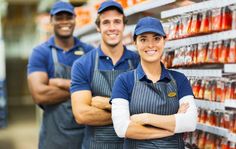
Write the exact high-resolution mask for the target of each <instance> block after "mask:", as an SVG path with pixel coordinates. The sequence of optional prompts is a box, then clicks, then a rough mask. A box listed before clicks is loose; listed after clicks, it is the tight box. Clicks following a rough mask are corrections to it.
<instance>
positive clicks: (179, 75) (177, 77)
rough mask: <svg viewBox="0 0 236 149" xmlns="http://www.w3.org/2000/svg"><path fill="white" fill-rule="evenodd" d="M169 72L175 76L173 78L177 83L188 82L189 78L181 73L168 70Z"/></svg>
mask: <svg viewBox="0 0 236 149" xmlns="http://www.w3.org/2000/svg"><path fill="white" fill-rule="evenodd" d="M168 71H169V72H170V74H171V75H172V76H173V78H174V79H175V81H176V82H177V83H181V82H183V81H184V80H188V79H187V77H186V76H185V75H184V74H183V73H181V72H178V71H175V70H168Z"/></svg>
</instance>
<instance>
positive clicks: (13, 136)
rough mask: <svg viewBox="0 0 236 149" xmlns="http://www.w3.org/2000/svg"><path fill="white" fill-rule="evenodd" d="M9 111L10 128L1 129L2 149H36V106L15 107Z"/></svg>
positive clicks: (0, 143)
mask: <svg viewBox="0 0 236 149" xmlns="http://www.w3.org/2000/svg"><path fill="white" fill-rule="evenodd" d="M8 111H9V118H8V120H9V121H8V127H7V128H4V129H0V149H36V148H37V140H38V125H37V123H36V114H35V106H32V105H31V106H13V107H10V108H9V110H8Z"/></svg>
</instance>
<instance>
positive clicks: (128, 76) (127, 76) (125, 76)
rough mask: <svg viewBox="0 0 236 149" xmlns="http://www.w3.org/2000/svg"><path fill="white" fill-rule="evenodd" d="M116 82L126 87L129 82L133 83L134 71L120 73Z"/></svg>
mask: <svg viewBox="0 0 236 149" xmlns="http://www.w3.org/2000/svg"><path fill="white" fill-rule="evenodd" d="M117 80H119V81H122V82H123V83H124V84H126V85H128V84H130V83H131V82H134V70H131V71H127V72H124V73H121V74H120V75H119V76H118V77H117Z"/></svg>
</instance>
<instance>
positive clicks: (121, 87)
mask: <svg viewBox="0 0 236 149" xmlns="http://www.w3.org/2000/svg"><path fill="white" fill-rule="evenodd" d="M161 69H162V71H161V77H160V80H159V81H158V82H169V81H170V80H171V77H170V75H169V73H170V74H171V75H172V76H173V78H174V79H175V81H176V84H177V90H178V97H179V99H181V98H182V97H184V96H186V95H193V92H192V88H191V86H190V83H189V81H188V79H187V78H186V76H185V75H184V74H182V73H180V72H177V71H172V70H168V69H166V68H165V66H164V65H163V64H161ZM136 71H137V76H138V79H139V80H140V81H143V82H147V83H152V81H151V80H149V79H148V78H147V76H146V74H145V72H144V71H143V68H142V66H141V64H139V65H138V67H137V69H136ZM133 88H134V71H129V72H125V73H123V74H120V75H119V76H118V77H117V78H116V81H115V83H114V86H113V89H112V97H111V100H112V99H114V98H123V99H127V100H128V101H129V102H130V98H131V95H132V91H133ZM144 94H145V93H144Z"/></svg>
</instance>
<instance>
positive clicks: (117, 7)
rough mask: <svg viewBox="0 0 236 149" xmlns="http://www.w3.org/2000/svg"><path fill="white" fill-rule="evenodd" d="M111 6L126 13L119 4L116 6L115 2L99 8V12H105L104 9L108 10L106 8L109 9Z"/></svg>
mask: <svg viewBox="0 0 236 149" xmlns="http://www.w3.org/2000/svg"><path fill="white" fill-rule="evenodd" d="M110 7H114V8H116V9H117V10H118V11H119V12H121V13H124V11H123V9H121V8H120V7H119V6H116V5H114V4H110V5H107V6H106V7H103V8H101V9H98V13H101V12H103V11H104V10H106V9H108V8H110Z"/></svg>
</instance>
